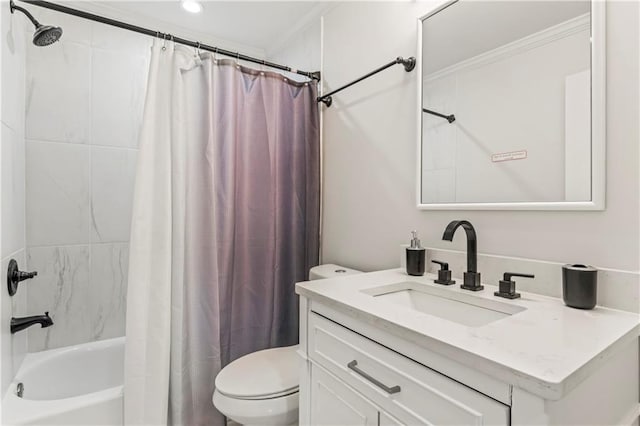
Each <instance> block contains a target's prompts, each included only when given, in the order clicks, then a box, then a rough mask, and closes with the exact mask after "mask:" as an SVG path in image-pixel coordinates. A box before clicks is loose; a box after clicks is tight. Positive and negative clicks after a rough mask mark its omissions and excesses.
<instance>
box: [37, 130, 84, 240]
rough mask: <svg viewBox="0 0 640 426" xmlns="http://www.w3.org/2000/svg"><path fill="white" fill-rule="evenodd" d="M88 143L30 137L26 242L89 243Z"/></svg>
mask: <svg viewBox="0 0 640 426" xmlns="http://www.w3.org/2000/svg"><path fill="white" fill-rule="evenodd" d="M90 165H91V150H90V147H89V146H88V145H80V144H71V143H59V142H40V141H34V140H27V178H26V179H27V243H28V246H30V247H35V246H51V245H67V244H82V243H88V242H89V239H90V235H91V233H90V232H91V213H90V205H89V203H90V200H91V194H90V180H91V170H90Z"/></svg>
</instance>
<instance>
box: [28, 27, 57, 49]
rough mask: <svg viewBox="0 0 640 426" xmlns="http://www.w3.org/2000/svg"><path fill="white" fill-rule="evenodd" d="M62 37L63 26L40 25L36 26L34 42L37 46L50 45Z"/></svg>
mask: <svg viewBox="0 0 640 426" xmlns="http://www.w3.org/2000/svg"><path fill="white" fill-rule="evenodd" d="M60 37H62V28H60V27H52V26H51V25H40V26H39V27H36V32H35V34H33V44H35V45H36V46H49V45H50V44H53V43H55V42H56V41H58V40H60Z"/></svg>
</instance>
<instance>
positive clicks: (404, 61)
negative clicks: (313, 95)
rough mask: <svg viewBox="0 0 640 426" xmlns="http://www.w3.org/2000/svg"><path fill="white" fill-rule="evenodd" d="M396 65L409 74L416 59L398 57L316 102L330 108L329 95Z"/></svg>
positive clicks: (331, 101)
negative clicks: (402, 67) (399, 65)
mask: <svg viewBox="0 0 640 426" xmlns="http://www.w3.org/2000/svg"><path fill="white" fill-rule="evenodd" d="M396 64H402V65H403V66H404V70H405V71H406V72H410V71H413V69H414V68H415V67H416V58H414V57H413V56H411V57H410V58H407V59H403V58H402V56H398V57H397V58H396V59H394V60H393V61H391V62H389V63H388V64H386V65H383V66H381V67H380V68H378V69H375V70H373V71H371V72H370V73H369V74H365V75H363V76H362V77H360V78H358V79H357V80H353V81H352V82H351V83H348V84H345V85H344V86H342V87H340V88H338V89H336V90H334V91H333V92H329V93H327V94H326V95H322V96H318V99H317V101H318V102H323V103H324V104H325V105H326V106H327V107H330V106H331V104H332V103H333V99H332V98H331V95H335V94H336V93H338V92H340V91H342V90H344V89H346V88H347V87H351V86H353V85H354V84H356V83H359V82H361V81H362V80H364V79H366V78H369V77H371V76H372V75H374V74H378V73H379V72H380V71H384V70H386V69H387V68H389V67H391V66H393V65H396Z"/></svg>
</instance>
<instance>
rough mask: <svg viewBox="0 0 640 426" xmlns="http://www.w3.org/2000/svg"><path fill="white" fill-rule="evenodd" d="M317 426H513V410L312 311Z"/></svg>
mask: <svg viewBox="0 0 640 426" xmlns="http://www.w3.org/2000/svg"><path fill="white" fill-rule="evenodd" d="M307 348H308V349H307V350H308V354H307V356H308V359H309V363H310V376H311V377H310V392H308V393H306V395H305V393H304V392H303V395H304V397H308V398H309V399H310V402H311V409H310V413H309V415H308V422H309V424H312V425H378V424H385V425H398V424H406V425H417V424H425V425H426V424H433V425H472V424H485V425H508V424H509V406H508V405H505V404H503V403H501V402H498V401H496V400H494V399H492V398H490V397H488V396H486V395H483V394H482V393H480V392H477V391H475V390H473V389H471V388H469V387H467V386H465V385H463V384H460V383H458V382H456V381H455V380H452V379H450V378H448V377H446V376H444V375H442V374H440V373H437V372H435V371H433V370H431V369H429V368H427V367H425V366H423V365H421V364H419V363H417V362H415V361H413V360H411V359H409V358H407V357H405V356H403V355H400V354H398V353H396V352H394V351H392V350H390V349H388V348H386V347H384V346H381V345H379V344H378V343H376V342H374V341H372V340H370V339H368V338H366V337H363V336H361V335H359V334H357V333H355V332H354V331H351V330H349V329H348V328H345V327H343V326H341V325H339V324H337V323H335V322H333V321H331V320H329V319H327V318H324V317H322V316H321V315H318V314H317V313H315V312H310V313H309V315H308V325H307Z"/></svg>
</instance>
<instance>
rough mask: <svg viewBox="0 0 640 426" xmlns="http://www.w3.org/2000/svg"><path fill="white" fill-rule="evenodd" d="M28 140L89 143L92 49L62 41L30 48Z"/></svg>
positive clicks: (28, 53) (28, 52)
mask: <svg viewBox="0 0 640 426" xmlns="http://www.w3.org/2000/svg"><path fill="white" fill-rule="evenodd" d="M26 132H27V139H35V140H44V141H57V142H72V143H89V142H90V136H91V48H90V47H89V46H86V45H83V44H79V43H73V42H70V41H67V40H65V41H61V42H58V43H56V44H54V45H51V46H48V47H46V48H43V47H36V46H33V45H30V46H29V48H28V50H27V105H26Z"/></svg>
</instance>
